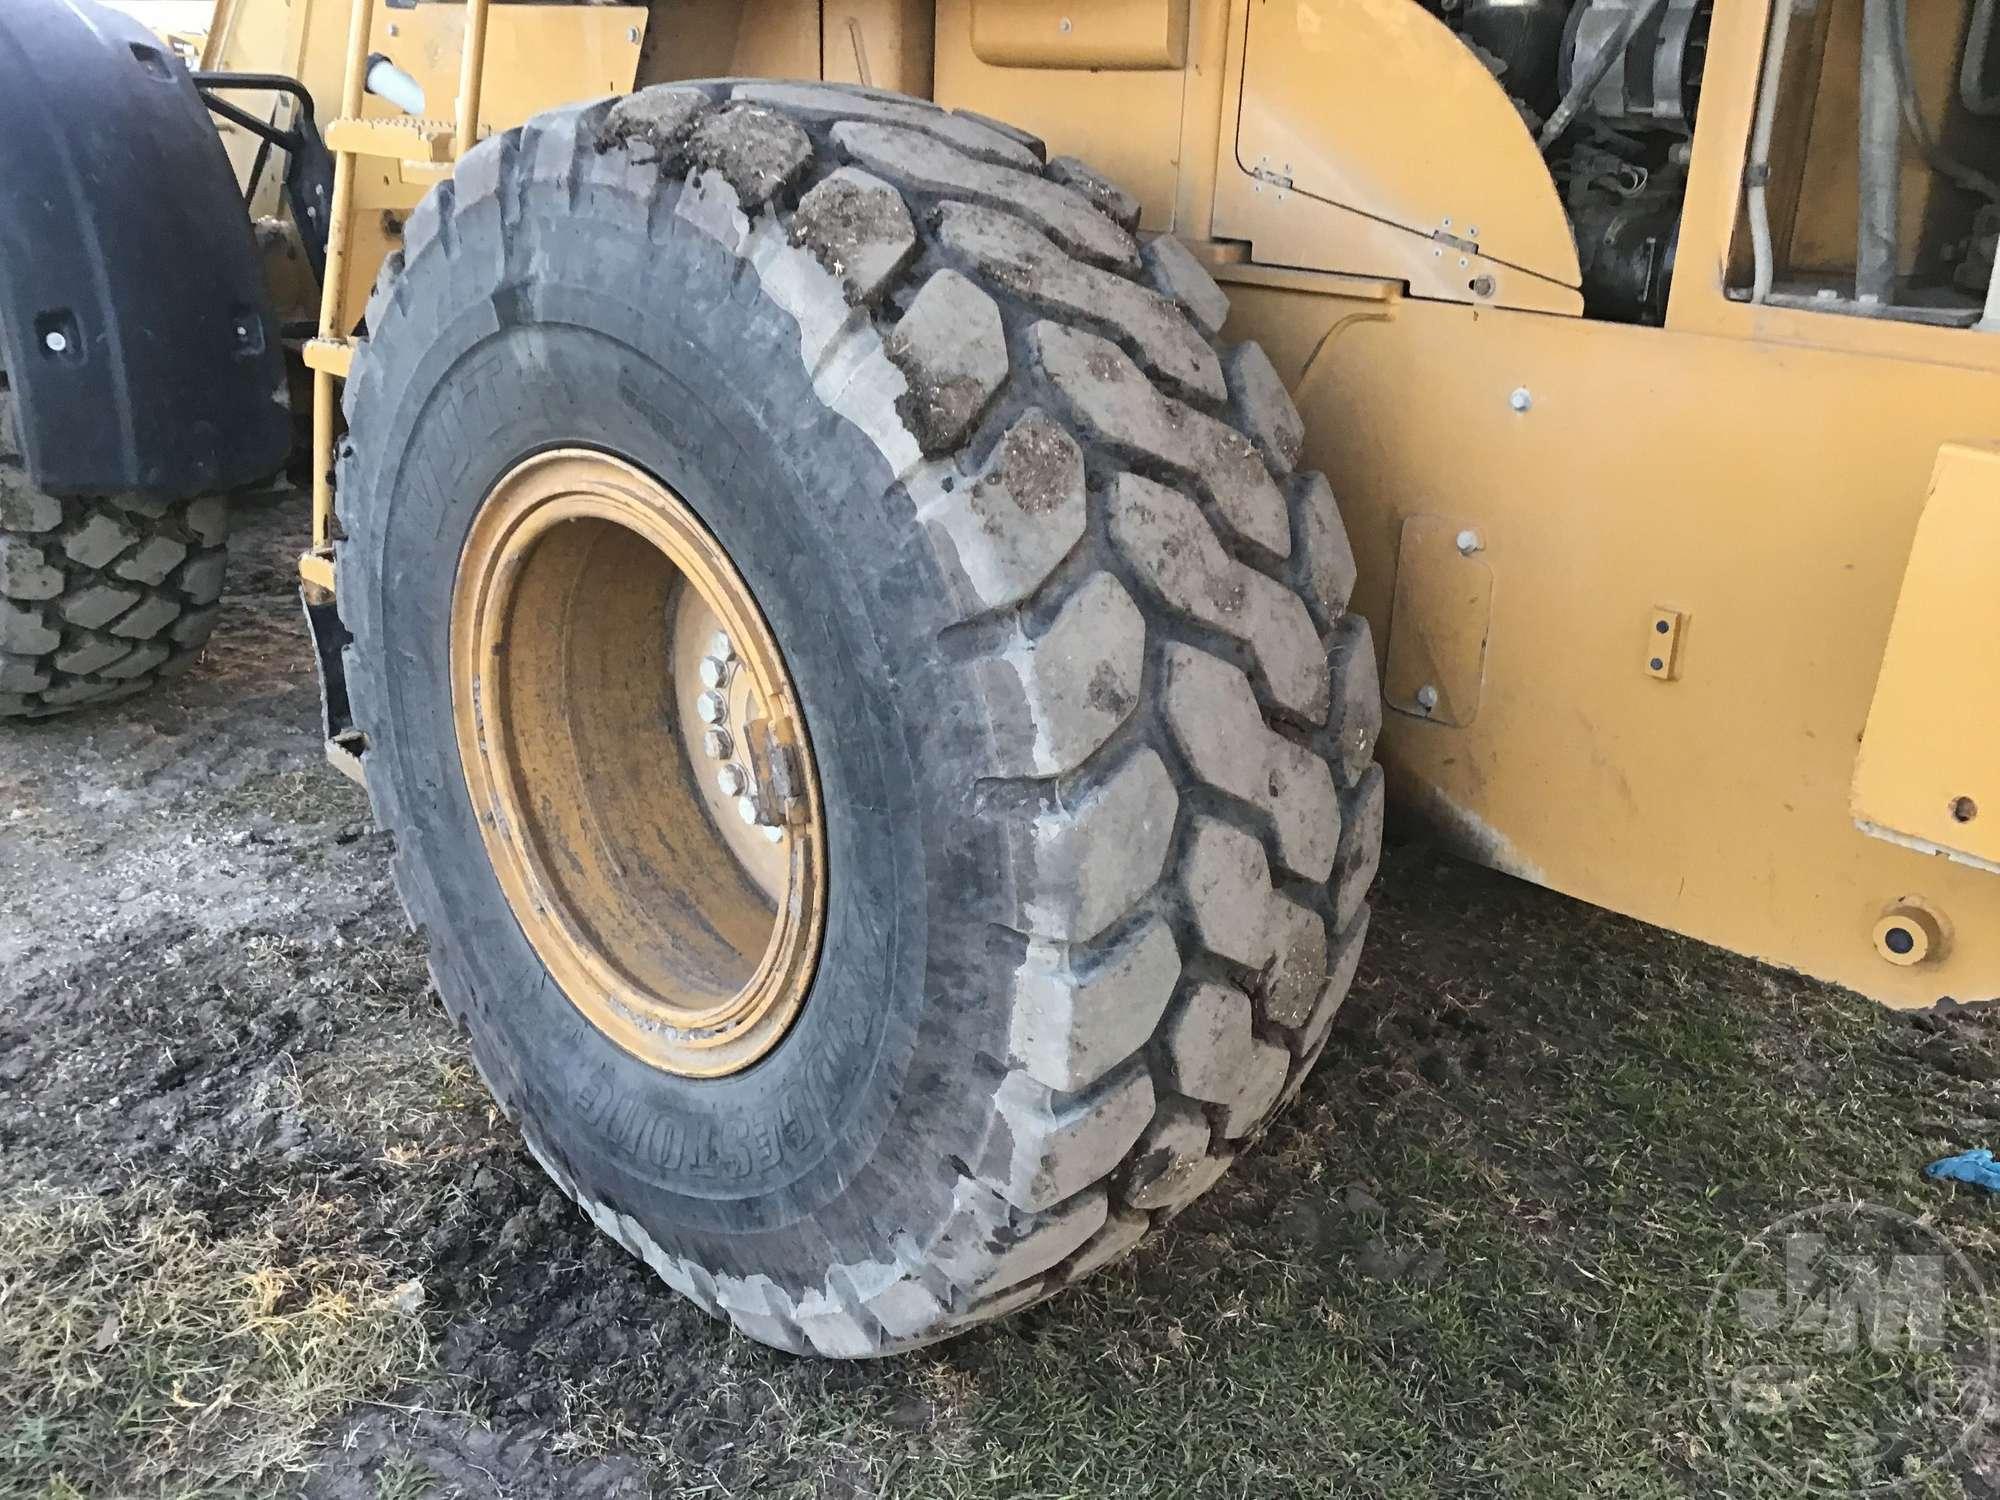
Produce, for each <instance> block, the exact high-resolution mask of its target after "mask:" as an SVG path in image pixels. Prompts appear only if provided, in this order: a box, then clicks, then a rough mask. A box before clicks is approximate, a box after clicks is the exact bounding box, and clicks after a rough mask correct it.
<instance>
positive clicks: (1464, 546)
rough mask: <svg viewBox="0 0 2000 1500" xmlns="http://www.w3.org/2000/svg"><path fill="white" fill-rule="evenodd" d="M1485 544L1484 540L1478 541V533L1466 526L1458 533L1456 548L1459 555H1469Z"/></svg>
mask: <svg viewBox="0 0 2000 1500" xmlns="http://www.w3.org/2000/svg"><path fill="white" fill-rule="evenodd" d="M1485 545H1486V544H1485V543H1484V542H1482V541H1480V539H1479V533H1478V532H1476V531H1474V530H1472V529H1471V528H1470V527H1468V528H1467V529H1466V530H1464V531H1461V532H1460V533H1459V534H1458V550H1459V554H1460V556H1463V557H1470V556H1472V554H1473V553H1475V552H1477V551H1479V550H1480V549H1481V548H1482V547H1484V546H1485Z"/></svg>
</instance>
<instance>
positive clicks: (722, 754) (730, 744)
mask: <svg viewBox="0 0 2000 1500" xmlns="http://www.w3.org/2000/svg"><path fill="white" fill-rule="evenodd" d="M701 748H702V749H704V750H706V751H707V752H708V758H709V759H710V760H727V759H729V752H730V751H731V750H734V749H735V748H736V745H735V742H734V741H732V740H731V739H730V737H729V731H728V730H726V729H711V730H709V731H708V733H707V734H704V735H703V736H702V737H701Z"/></svg>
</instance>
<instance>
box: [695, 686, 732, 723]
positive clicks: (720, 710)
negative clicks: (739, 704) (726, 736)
mask: <svg viewBox="0 0 2000 1500" xmlns="http://www.w3.org/2000/svg"><path fill="white" fill-rule="evenodd" d="M694 711H695V712H696V713H698V714H700V715H701V722H702V723H704V724H720V723H721V722H722V721H723V720H724V719H726V718H728V717H729V700H728V699H726V698H724V697H723V696H722V694H720V693H713V692H711V693H703V694H702V695H701V696H700V697H699V698H697V699H695V703H694Z"/></svg>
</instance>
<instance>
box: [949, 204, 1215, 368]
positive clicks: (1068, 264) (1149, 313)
mask: <svg viewBox="0 0 2000 1500" xmlns="http://www.w3.org/2000/svg"><path fill="white" fill-rule="evenodd" d="M938 238H939V239H940V240H941V241H942V242H943V243H944V245H945V246H946V248H948V249H950V250H953V251H955V252H957V253H958V254H959V255H962V256H964V257H965V258H966V259H967V260H968V261H970V262H971V263H972V264H973V265H975V266H977V267H978V268H979V269H980V270H981V271H983V272H985V273H986V275H987V276H989V277H991V278H992V280H993V282H994V283H995V284H996V285H998V286H999V287H1001V288H1002V289H1003V290H1005V291H1008V292H1011V293H1013V294H1014V295H1015V296H1017V297H1019V298H1020V299H1021V300H1022V301H1023V302H1026V303H1027V304H1028V305H1029V306H1031V307H1034V308H1038V309H1040V310H1041V311H1043V312H1048V313H1054V314H1057V315H1062V316H1069V317H1076V318H1087V319H1089V320H1090V321H1091V322H1093V323H1097V324H1107V323H1108V324H1110V325H1111V326H1112V327H1113V328H1115V329H1117V330H1118V333H1119V335H1120V337H1121V338H1123V339H1124V340H1125V341H1126V342H1127V343H1128V344H1129V345H1130V346H1131V347H1132V349H1133V350H1134V351H1135V352H1136V353H1137V355H1138V357H1139V358H1140V359H1141V360H1142V361H1143V362H1144V364H1145V365H1146V367H1147V369H1148V370H1149V371H1151V373H1152V374H1154V375H1155V376H1157V377H1158V378H1159V379H1161V380H1162V381H1164V382H1165V383H1166V384H1168V385H1170V386H1173V387H1175V388H1177V389H1179V390H1181V391H1182V392H1184V393H1188V394H1192V395H1195V396H1205V397H1208V398H1210V399H1212V400H1216V401H1220V400H1223V399H1225V397H1226V395H1227V387H1226V386H1225V385H1224V383H1223V375H1222V366H1221V364H1220V363H1219V362H1218V361H1217V359H1216V357H1215V351H1214V350H1213V349H1211V348H1209V346H1208V343H1207V341H1206V340H1204V339H1203V338H1202V337H1201V335H1200V334H1199V333H1197V332H1195V329H1194V326H1193V325H1192V324H1191V323H1189V322H1188V320H1187V318H1186V317H1185V316H1183V315H1182V313H1181V310H1180V309H1179V308H1178V307H1176V306H1175V305H1174V304H1173V303H1172V302H1170V301H1168V300H1167V299H1166V298H1165V297H1163V296H1161V295H1160V294H1159V293H1158V292H1155V291H1152V290H1151V289H1149V288H1147V287H1143V286H1140V285H1139V284H1138V283H1136V282H1133V281H1129V280H1127V279H1126V278H1125V277H1123V276H1120V275H1118V274H1117V273H1116V272H1113V271H1106V270H1102V269H1100V268H1099V267H1097V266H1092V265H1087V264H1085V263H1084V262H1082V261H1079V260H1077V259H1076V258H1075V257H1074V256H1071V255H1067V254H1065V253H1064V252H1063V251H1062V250H1061V249H1060V248H1059V247H1058V246H1057V245H1055V244H1054V243H1053V242H1052V241H1051V240H1050V239H1049V237H1048V236H1047V235H1045V234H1042V233H1040V232H1039V231H1038V230H1036V229H1035V228H1033V227H1032V226H1031V225H1029V224H1026V223H1024V222H1023V221H1022V220H1021V219H1019V218H1017V217H1016V216H1015V215H1013V214H1010V213H1004V212H1002V211H1001V210H999V209H995V208H988V207H985V206H984V205H982V204H977V203H943V204H940V205H939V206H938Z"/></svg>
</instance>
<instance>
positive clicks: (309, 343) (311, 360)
mask: <svg viewBox="0 0 2000 1500" xmlns="http://www.w3.org/2000/svg"><path fill="white" fill-rule="evenodd" d="M303 358H304V359H305V362H306V368H307V369H308V370H324V371H326V373H327V374H329V375H332V376H335V377H337V378H339V379H341V380H345V379H347V372H348V371H349V370H351V369H352V368H353V367H354V340H353V339H307V340H306V346H305V350H304V352H303Z"/></svg>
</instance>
